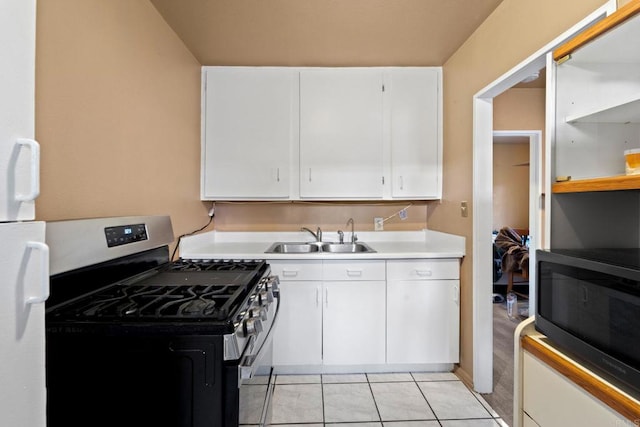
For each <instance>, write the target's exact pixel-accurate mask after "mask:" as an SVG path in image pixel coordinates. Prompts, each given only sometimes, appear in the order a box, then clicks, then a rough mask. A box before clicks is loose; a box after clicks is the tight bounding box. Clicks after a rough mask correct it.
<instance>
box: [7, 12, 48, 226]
mask: <svg viewBox="0 0 640 427" xmlns="http://www.w3.org/2000/svg"><path fill="white" fill-rule="evenodd" d="M35 36H36V2H35V0H2V4H1V6H0V58H2V65H0V173H1V174H2V180H1V181H0V183H1V185H0V221H16V220H30V219H34V218H35V204H34V200H35V198H36V197H37V196H38V193H39V176H38V173H39V156H40V152H39V146H38V144H37V143H36V142H35V141H34V140H33V138H34V135H35V130H34V123H35V121H34V115H35Z"/></svg>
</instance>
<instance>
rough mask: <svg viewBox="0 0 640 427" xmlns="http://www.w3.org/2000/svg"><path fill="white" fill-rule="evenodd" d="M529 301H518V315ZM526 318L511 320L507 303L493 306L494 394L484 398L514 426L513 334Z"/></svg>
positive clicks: (520, 299)
mask: <svg viewBox="0 0 640 427" xmlns="http://www.w3.org/2000/svg"><path fill="white" fill-rule="evenodd" d="M527 306H528V301H527V300H523V299H522V298H519V299H518V313H520V311H521V310H523V309H525V308H527ZM522 320H524V317H521V316H518V318H517V319H513V320H512V319H509V317H508V316H507V304H506V302H502V303H495V304H493V393H490V394H483V395H482V397H483V398H484V399H485V400H486V401H487V403H488V404H489V405H491V407H492V408H493V409H494V410H495V411H496V412H497V413H498V414H499V415H500V417H502V419H503V420H504V421H505V422H506V423H507V424H508V425H512V424H513V333H514V331H515V329H516V326H517V325H518V323H519V322H521V321H522Z"/></svg>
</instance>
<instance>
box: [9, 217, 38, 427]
mask: <svg viewBox="0 0 640 427" xmlns="http://www.w3.org/2000/svg"><path fill="white" fill-rule="evenodd" d="M44 229H45V224H44V222H23V223H5V224H0V242H2V244H1V245H0V271H2V282H1V286H0V361H2V363H0V378H2V386H1V387H0V425H2V426H28V427H44V426H45V401H46V397H45V396H46V389H45V345H44V338H45V329H44V299H45V298H46V296H47V295H48V287H49V259H48V256H47V254H48V251H47V249H46V246H45V245H44V244H43V242H44Z"/></svg>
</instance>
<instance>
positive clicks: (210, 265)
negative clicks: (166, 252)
mask: <svg viewBox="0 0 640 427" xmlns="http://www.w3.org/2000/svg"><path fill="white" fill-rule="evenodd" d="M262 264H264V262H262V261H222V260H210V259H182V258H181V259H179V260H178V261H175V262H173V263H171V264H170V265H169V267H168V271H257V270H259V269H260V268H261V266H262Z"/></svg>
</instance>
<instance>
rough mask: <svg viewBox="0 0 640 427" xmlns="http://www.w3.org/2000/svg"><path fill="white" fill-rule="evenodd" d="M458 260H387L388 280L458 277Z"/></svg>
mask: <svg viewBox="0 0 640 427" xmlns="http://www.w3.org/2000/svg"><path fill="white" fill-rule="evenodd" d="M459 278H460V261H459V260H458V259H457V258H442V259H423V260H415V259H411V260H393V261H387V279H388V280H441V279H459Z"/></svg>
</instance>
